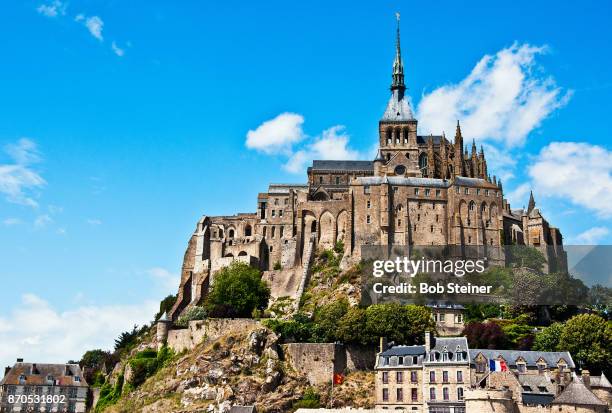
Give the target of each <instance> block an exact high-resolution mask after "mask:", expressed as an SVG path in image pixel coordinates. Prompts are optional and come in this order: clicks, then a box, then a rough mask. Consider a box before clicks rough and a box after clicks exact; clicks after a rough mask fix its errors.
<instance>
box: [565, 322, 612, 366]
mask: <svg viewBox="0 0 612 413" xmlns="http://www.w3.org/2000/svg"><path fill="white" fill-rule="evenodd" d="M559 350H565V351H569V352H570V354H571V355H572V357H573V359H574V360H575V361H577V362H578V363H579V364H580V365H581V366H582V367H583V368H588V369H589V370H591V371H593V372H595V373H596V374H597V373H598V372H600V371H602V370H605V371H606V372H610V370H611V367H612V364H611V363H612V321H606V320H604V319H603V318H602V317H600V316H598V315H595V314H580V315H577V316H575V317H572V318H570V319H569V320H568V321H567V323H566V324H565V328H564V329H563V332H562V333H561V337H560V338H559Z"/></svg>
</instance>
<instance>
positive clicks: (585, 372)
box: [582, 370, 591, 389]
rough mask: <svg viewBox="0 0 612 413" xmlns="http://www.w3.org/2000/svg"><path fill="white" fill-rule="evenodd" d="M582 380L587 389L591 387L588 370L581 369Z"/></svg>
mask: <svg viewBox="0 0 612 413" xmlns="http://www.w3.org/2000/svg"><path fill="white" fill-rule="evenodd" d="M582 382H583V383H584V385H585V386H587V387H588V388H589V389H590V388H591V373H590V372H589V371H588V370H582Z"/></svg>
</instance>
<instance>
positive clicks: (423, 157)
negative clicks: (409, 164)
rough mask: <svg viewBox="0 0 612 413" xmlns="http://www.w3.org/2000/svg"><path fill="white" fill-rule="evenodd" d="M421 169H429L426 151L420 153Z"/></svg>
mask: <svg viewBox="0 0 612 413" xmlns="http://www.w3.org/2000/svg"><path fill="white" fill-rule="evenodd" d="M419 169H420V170H421V172H425V171H424V170H425V169H427V154H426V153H424V152H423V153H421V154H420V155H419Z"/></svg>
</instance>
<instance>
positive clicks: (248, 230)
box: [244, 224, 253, 237]
mask: <svg viewBox="0 0 612 413" xmlns="http://www.w3.org/2000/svg"><path fill="white" fill-rule="evenodd" d="M252 232H253V230H252V229H251V226H250V225H248V224H247V226H246V227H244V236H245V237H250V236H251V233H252Z"/></svg>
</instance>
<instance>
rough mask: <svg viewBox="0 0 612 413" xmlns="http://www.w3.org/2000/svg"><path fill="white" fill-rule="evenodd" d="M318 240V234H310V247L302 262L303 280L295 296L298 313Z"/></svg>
mask: <svg viewBox="0 0 612 413" xmlns="http://www.w3.org/2000/svg"><path fill="white" fill-rule="evenodd" d="M316 240H317V233H316V232H313V233H312V234H310V239H309V240H308V245H307V246H306V249H305V251H304V258H303V260H302V280H301V282H300V286H299V288H298V290H297V292H296V294H295V310H296V311H297V309H298V307H299V305H300V300H301V299H302V294H304V290H305V289H306V285H308V272H309V271H310V263H311V261H312V254H313V252H314V251H315V243H316Z"/></svg>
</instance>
